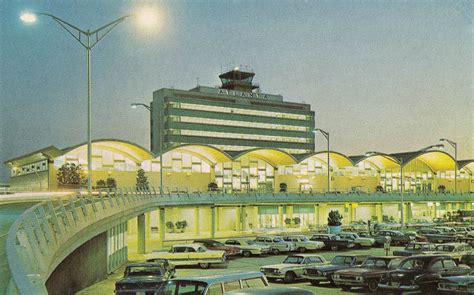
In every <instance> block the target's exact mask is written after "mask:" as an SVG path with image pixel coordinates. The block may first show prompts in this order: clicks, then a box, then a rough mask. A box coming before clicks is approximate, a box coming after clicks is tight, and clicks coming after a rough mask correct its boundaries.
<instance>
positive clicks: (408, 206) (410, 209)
mask: <svg viewBox="0 0 474 295" xmlns="http://www.w3.org/2000/svg"><path fill="white" fill-rule="evenodd" d="M405 204H406V207H405V216H406V217H405V222H406V223H409V222H411V221H412V220H413V203H405Z"/></svg>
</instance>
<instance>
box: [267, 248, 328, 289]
mask: <svg viewBox="0 0 474 295" xmlns="http://www.w3.org/2000/svg"><path fill="white" fill-rule="evenodd" d="M324 263H327V262H326V259H324V257H322V256H320V255H316V254H293V255H289V256H288V257H286V258H285V260H283V262H282V263H280V264H272V265H265V266H262V267H261V268H260V271H261V272H262V273H264V274H265V276H266V277H267V279H268V280H270V281H272V280H278V279H282V280H283V281H284V282H285V283H292V282H294V281H295V280H296V279H299V278H301V276H302V275H303V270H304V269H305V267H308V266H312V265H321V264H324Z"/></svg>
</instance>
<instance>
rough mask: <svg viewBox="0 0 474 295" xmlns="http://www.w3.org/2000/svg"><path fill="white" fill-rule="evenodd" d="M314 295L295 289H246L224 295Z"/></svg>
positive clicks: (307, 291)
mask: <svg viewBox="0 0 474 295" xmlns="http://www.w3.org/2000/svg"><path fill="white" fill-rule="evenodd" d="M288 294H291V295H314V293H313V292H311V291H309V290H305V289H301V288H296V287H262V288H246V289H240V290H235V291H230V292H225V293H224V295H288Z"/></svg>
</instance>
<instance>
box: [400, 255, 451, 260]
mask: <svg viewBox="0 0 474 295" xmlns="http://www.w3.org/2000/svg"><path fill="white" fill-rule="evenodd" d="M435 258H452V257H451V256H449V255H412V256H408V257H406V258H405V259H406V260H408V259H421V260H432V259H435Z"/></svg>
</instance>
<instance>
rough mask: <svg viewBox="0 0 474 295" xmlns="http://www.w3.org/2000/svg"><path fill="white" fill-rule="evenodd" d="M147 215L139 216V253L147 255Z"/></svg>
mask: <svg viewBox="0 0 474 295" xmlns="http://www.w3.org/2000/svg"><path fill="white" fill-rule="evenodd" d="M145 236H146V235H145V214H140V215H138V216H137V252H138V254H145Z"/></svg>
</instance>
